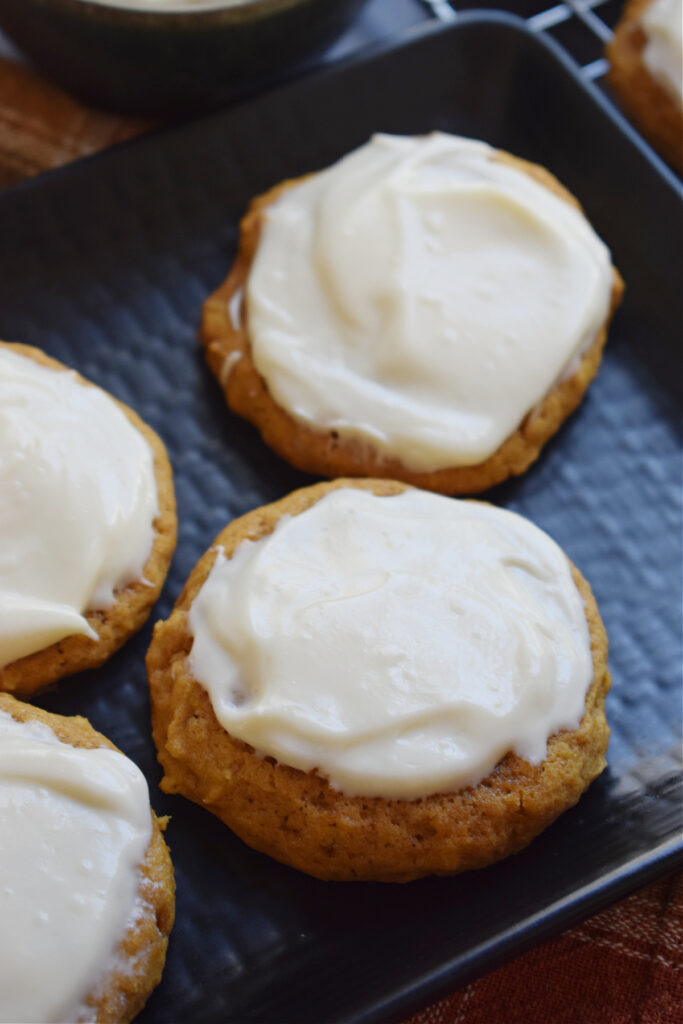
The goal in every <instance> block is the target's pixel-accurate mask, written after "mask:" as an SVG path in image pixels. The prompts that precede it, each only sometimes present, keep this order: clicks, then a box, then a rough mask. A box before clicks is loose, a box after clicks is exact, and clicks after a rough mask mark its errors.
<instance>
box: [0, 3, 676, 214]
mask: <svg viewBox="0 0 683 1024" xmlns="http://www.w3.org/2000/svg"><path fill="white" fill-rule="evenodd" d="M471 24H490V25H501V26H506V27H507V28H508V29H510V30H512V31H516V32H518V33H520V34H521V35H522V36H525V37H527V38H528V39H532V40H535V42H536V43H537V44H538V45H539V46H541V47H542V48H545V49H546V50H547V51H549V52H550V53H551V54H552V56H553V57H554V58H555V60H556V61H558V62H559V63H560V64H561V65H562V66H563V67H564V69H565V70H566V71H567V72H569V74H570V75H571V77H572V78H573V79H574V80H575V82H576V84H577V85H578V86H579V87H580V88H581V90H583V92H585V93H586V94H587V95H588V96H590V97H591V99H592V100H593V101H594V102H595V103H597V105H598V106H599V107H600V108H601V111H602V113H603V114H604V115H605V116H606V117H607V118H608V119H609V120H610V121H612V122H613V124H614V125H615V126H616V127H617V128H618V129H619V131H620V132H621V133H622V134H623V135H625V136H626V138H627V139H628V140H629V141H630V142H631V143H632V144H633V145H634V146H635V148H636V149H637V150H638V151H639V153H640V154H641V155H642V156H643V157H644V158H645V159H646V160H647V162H648V163H649V164H650V165H651V167H652V168H653V169H654V170H655V171H656V172H657V173H658V174H659V176H660V177H661V178H663V179H664V181H665V182H666V183H667V184H668V185H669V186H670V187H672V188H673V190H674V192H676V193H677V194H678V195H679V197H680V198H681V199H682V200H683V178H680V179H679V178H678V176H677V175H676V174H675V172H674V171H673V170H672V169H671V168H670V167H669V166H668V164H666V163H665V162H664V160H663V159H662V158H661V157H660V156H659V154H658V153H656V152H655V150H654V149H653V148H652V147H651V146H650V145H649V143H648V142H647V141H646V140H645V139H644V138H643V136H642V135H640V133H639V132H638V131H637V130H636V129H635V128H634V127H633V125H632V124H631V123H630V121H629V120H628V119H627V118H626V116H625V115H624V114H622V113H621V110H620V109H619V107H618V106H617V104H616V102H615V101H613V100H611V99H610V98H609V97H608V96H607V95H606V94H605V93H604V92H603V91H602V90H601V89H600V88H599V87H598V86H597V85H596V84H595V82H593V81H591V80H589V79H587V78H585V77H584V76H583V75H582V74H581V67H580V65H579V64H578V63H577V62H576V61H575V60H574V58H573V57H572V56H571V54H569V53H568V52H567V50H565V49H564V47H563V46H562V45H561V44H560V43H558V42H557V41H556V40H555V39H553V38H552V36H550V35H548V34H547V32H546V31H539V30H535V29H533V28H530V27H529V25H528V24H527V22H526V21H525V19H524V18H522V17H521V16H520V15H517V14H513V13H510V12H508V11H502V10H497V9H496V8H490V9H472V10H467V11H458V12H457V18H456V19H455V20H454V21H441V20H440V19H438V18H436V17H434V18H431V17H429V16H428V17H427V18H426V19H425V20H424V21H422V22H418V23H417V24H416V25H413V26H411V27H409V28H408V29H405V30H404V31H403V32H401V33H400V34H398V35H397V36H390V37H388V38H386V39H381V40H379V41H377V42H372V43H369V44H368V45H366V46H364V47H362V48H361V49H360V50H358V51H356V52H355V53H352V54H349V55H348V56H345V57H342V58H340V59H339V60H336V61H334V62H332V63H330V64H325V65H323V66H322V67H320V66H318V67H313V68H308V69H304V70H301V71H292V72H290V73H288V74H285V75H284V76H283V77H282V78H281V79H280V81H279V82H278V83H277V84H273V83H272V82H266V83H264V84H263V86H262V87H257V88H256V89H255V91H254V92H252V93H250V94H249V95H248V96H242V97H240V98H238V99H237V100H235V101H233V102H229V103H219V104H217V105H216V106H215V107H210V108H207V109H206V110H205V111H203V112H202V113H201V114H199V115H197V114H193V115H190V116H188V117H185V118H182V119H181V120H179V121H177V122H175V123H173V124H167V125H162V126H161V127H159V128H154V129H152V131H150V132H146V133H144V134H142V135H137V136H134V137H133V138H129V139H124V140H122V141H121V142H115V143H114V144H113V145H111V146H108V147H107V148H106V149H104V150H99V151H98V152H96V153H89V154H87V155H85V156H82V157H79V158H77V159H76V160H72V161H71V162H70V163H68V164H63V165H61V166H59V167H54V168H50V169H48V170H45V171H41V172H40V173H39V174H36V175H34V176H33V177H30V178H25V179H23V180H21V181H17V182H14V183H13V184H11V185H8V186H7V187H6V188H4V189H2V190H0V201H2V200H4V198H5V197H6V196H8V195H12V194H15V193H18V192H23V191H25V190H31V189H32V188H34V187H37V186H41V185H42V184H43V183H45V182H47V181H52V180H57V179H59V178H61V177H63V176H65V175H66V176H68V175H70V174H71V173H75V172H78V171H80V170H82V169H85V168H86V167H88V166H90V165H94V164H97V163H98V162H99V161H101V160H105V161H106V160H108V159H109V158H110V157H113V156H115V155H116V154H118V153H121V152H124V151H126V150H128V149H131V148H135V147H145V146H147V145H154V144H155V143H157V142H158V141H159V140H160V139H161V140H163V139H165V138H171V137H173V136H174V135H182V134H183V132H185V131H186V130H187V129H188V128H190V127H192V126H194V125H199V124H202V123H207V124H208V123H209V122H210V121H211V120H213V119H219V118H220V117H221V116H224V115H226V114H227V115H229V114H230V113H232V112H233V111H237V110H244V111H246V110H248V108H249V107H250V106H251V105H252V104H256V103H258V102H259V101H260V100H263V99H265V98H266V97H269V96H271V95H275V94H280V93H283V92H284V93H286V92H287V91H288V90H289V89H290V88H291V89H296V88H297V87H300V86H302V85H304V86H305V85H306V84H308V85H313V84H314V83H315V82H316V81H322V80H324V79H325V78H327V77H329V76H332V77H336V76H337V75H339V74H341V75H344V74H345V73H346V72H347V71H348V70H350V69H352V68H354V67H356V66H358V65H363V64H366V63H372V62H373V61H374V60H376V59H378V58H382V57H384V56H388V55H389V54H391V53H394V52H398V51H400V50H403V49H406V48H410V47H412V46H415V45H417V46H419V45H420V43H421V42H422V41H423V40H424V39H426V38H429V37H430V36H432V35H435V36H436V35H449V34H451V33H453V32H458V31H459V30H461V29H462V28H463V27H465V26H468V25H471Z"/></svg>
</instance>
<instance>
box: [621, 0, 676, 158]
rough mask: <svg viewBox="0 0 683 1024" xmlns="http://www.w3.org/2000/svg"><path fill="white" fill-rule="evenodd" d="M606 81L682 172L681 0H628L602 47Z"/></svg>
mask: <svg viewBox="0 0 683 1024" xmlns="http://www.w3.org/2000/svg"><path fill="white" fill-rule="evenodd" d="M606 53H607V58H608V60H609V62H610V70H609V72H608V74H607V79H608V81H609V83H610V85H611V86H612V87H613V89H614V91H615V92H616V94H617V96H618V97H619V100H620V102H621V103H622V105H623V106H624V108H625V109H626V111H627V113H628V114H630V115H631V116H632V117H633V118H634V120H635V121H636V122H637V126H638V127H639V128H640V129H641V131H642V132H643V133H644V134H645V135H646V136H647V137H648V139H649V140H650V142H651V143H652V145H653V146H654V147H655V149H657V150H658V151H659V152H660V153H661V154H662V156H663V157H664V158H665V159H666V160H668V161H669V163H671V164H672V165H673V166H674V167H675V168H676V169H677V170H678V171H679V173H680V172H682V171H683V7H682V6H681V0H629V2H628V3H627V4H626V7H625V8H624V12H623V14H622V16H621V20H620V21H619V24H618V25H617V27H616V29H615V33H614V38H613V39H612V41H611V42H610V43H609V44H608V46H607V51H606Z"/></svg>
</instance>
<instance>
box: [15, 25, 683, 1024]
mask: <svg viewBox="0 0 683 1024" xmlns="http://www.w3.org/2000/svg"><path fill="white" fill-rule="evenodd" d="M473 24H474V25H476V24H489V25H499V26H504V27H506V28H507V29H510V30H514V31H515V32H517V33H520V34H521V35H523V36H524V37H526V38H528V39H529V40H533V42H534V45H538V46H540V47H541V48H543V49H545V50H546V51H548V52H549V53H550V54H551V55H552V57H553V58H554V60H555V61H556V62H558V63H559V64H561V65H562V67H563V68H564V70H565V71H566V72H567V73H568V74H569V75H570V76H571V78H572V79H573V80H574V82H575V83H576V85H577V86H578V87H579V88H580V90H582V91H583V92H584V93H585V94H587V95H588V96H589V97H590V98H591V99H592V101H593V102H594V103H596V104H597V105H598V107H599V108H600V110H601V113H602V114H603V115H604V116H605V117H607V118H608V120H609V121H610V122H612V124H613V125H615V126H616V127H617V128H618V130H619V131H620V132H621V134H622V135H624V136H626V138H627V139H628V140H629V141H630V142H631V144H632V145H633V146H634V147H635V148H636V150H637V151H638V152H639V153H640V155H641V157H643V158H644V159H645V160H646V162H647V163H648V164H649V165H650V167H651V169H652V170H653V171H654V172H655V173H656V174H657V175H658V176H659V178H660V179H662V180H663V181H664V182H665V183H666V185H668V186H669V187H670V188H671V189H672V191H673V192H674V193H675V194H677V195H678V196H679V197H680V198H683V183H681V182H680V181H679V180H678V178H677V177H676V175H675V174H674V172H673V171H671V170H670V169H669V167H668V166H667V165H666V164H665V163H664V162H663V161H662V160H661V158H659V157H658V155H657V154H656V153H655V152H654V150H652V149H651V148H650V146H649V145H648V144H647V143H646V142H645V140H644V139H642V137H641V136H640V135H639V134H638V132H637V131H636V130H635V128H633V127H632V126H631V125H630V123H629V122H628V121H627V120H626V118H625V117H624V116H623V115H622V114H621V112H620V111H619V110H618V109H617V107H616V106H615V105H614V104H613V103H612V102H611V101H610V99H609V98H608V97H607V96H606V95H605V94H604V93H603V92H602V91H601V90H600V89H599V88H598V87H597V86H596V85H595V84H594V83H593V82H591V81H588V80H586V79H585V78H584V77H583V76H582V75H581V72H580V67H579V65H578V64H577V63H576V62H575V61H574V60H573V58H572V57H571V56H570V55H569V54H568V53H567V52H566V51H565V50H564V49H563V47H562V46H561V45H560V44H559V43H557V42H556V41H555V40H554V39H552V38H551V37H549V36H547V35H546V34H545V33H540V32H537V31H534V30H533V29H531V28H529V27H528V26H527V24H526V23H525V21H524V20H523V19H522V18H520V17H519V16H517V15H514V14H510V13H508V12H504V11H498V10H491V11H481V10H473V11H467V12H462V13H459V15H458V18H457V20H456V21H454V22H449V23H444V22H441V21H438V20H436V19H434V20H426V21H424V22H422V23H419V24H417V25H416V26H413V27H412V28H410V29H408V30H407V31H406V32H404V33H402V34H401V35H400V36H398V37H394V38H390V39H388V40H382V41H380V42H378V43H375V44H371V45H369V46H366V47H364V48H363V49H362V50H361V51H360V52H358V53H356V54H353V55H351V56H350V57H347V58H344V59H342V60H340V61H337V62H335V63H334V64H332V65H328V66H325V67H322V68H315V69H312V70H310V71H307V72H305V73H304V74H300V75H296V76H291V77H287V78H286V79H285V80H284V81H281V82H280V83H279V84H278V85H277V86H275V87H272V88H271V87H268V88H265V89H264V90H263V91H259V92H257V93H255V94H253V95H251V96H250V97H249V98H247V99H242V100H240V101H238V102H235V103H231V104H229V105H227V106H221V107H218V108H216V109H213V110H211V111H209V112H206V113H203V114H202V115H201V116H199V117H196V116H195V117H192V118H188V119H186V120H183V121H181V122H179V123H176V124H174V125H172V126H165V127H163V128H161V129H159V130H155V131H153V132H151V133H148V134H146V135H143V136H140V137H136V138H133V139H129V140H126V141H124V142H121V143H118V144H115V145H114V146H111V147H109V148H108V149H106V150H104V151H101V152H98V153H95V154H92V155H89V156H85V157H82V158H80V159H78V160H76V161H73V162H71V163H69V164H67V165H64V166H62V167H58V168H55V169H52V170H48V171H45V172H43V173H41V174H39V175H36V176H35V177H33V178H30V179H26V180H24V181H21V182H18V183H16V184H14V185H11V186H9V187H8V188H6V189H4V190H2V191H1V192H0V205H4V204H5V203H8V202H11V200H12V197H13V196H14V195H16V194H17V193H19V192H24V191H33V190H34V189H36V188H37V189H39V190H40V189H42V188H43V187H44V186H46V185H49V184H50V183H51V182H53V181H57V180H59V179H61V178H64V177H65V176H66V177H67V178H68V177H71V176H74V175H78V174H79V173H87V174H89V173H91V171H90V168H91V166H92V167H93V168H94V169H96V167H97V165H98V164H99V162H100V161H102V160H104V161H106V160H109V159H111V158H113V157H115V154H116V153H119V152H123V151H126V150H128V149H130V148H131V147H133V148H136V147H138V148H145V147H147V146H152V147H154V146H155V145H156V144H158V142H159V140H161V139H165V138H170V137H172V136H175V135H182V134H183V133H184V132H185V131H186V130H187V129H188V128H189V127H191V126H193V125H196V124H200V123H206V124H207V125H208V124H209V122H210V121H212V120H215V121H219V120H220V118H221V117H222V116H224V115H229V114H230V113H231V112H233V111H235V110H238V109H240V110H248V108H249V107H250V106H251V105H253V104H255V103H258V102H260V101H261V100H264V99H266V98H267V97H269V96H270V95H273V94H276V93H282V92H286V91H287V90H288V89H290V88H292V89H296V88H300V87H302V86H303V87H308V88H312V87H313V86H314V84H315V82H316V81H319V80H321V79H323V78H326V77H327V76H330V75H331V76H334V77H337V76H339V75H341V76H342V77H343V76H344V75H345V74H346V72H347V71H349V70H350V69H352V68H354V67H355V66H358V65H365V64H368V63H372V62H373V61H375V60H376V59H378V58H382V57H384V56H387V55H389V54H391V53H394V52H398V51H400V50H402V49H405V48H410V47H413V46H419V45H420V44H421V42H422V41H423V40H425V39H427V38H429V37H431V36H432V35H437V34H439V35H441V34H442V33H445V34H449V33H452V32H458V31H462V30H463V28H466V27H467V26H469V25H473ZM92 173H94V171H93V172H92ZM680 777H683V773H682V775H681V776H680ZM678 868H683V832H681V833H680V834H679V835H678V836H676V835H674V836H673V837H672V838H669V839H668V840H665V841H663V842H661V843H659V844H658V845H657V846H655V847H653V848H652V849H650V850H649V851H647V852H646V853H642V854H640V855H637V856H635V857H633V858H631V859H630V860H627V861H625V862H624V863H623V864H622V865H621V866H619V867H617V868H614V869H612V870H611V871H608V872H606V873H605V874H603V875H601V876H600V877H599V878H597V879H594V880H593V881H591V882H589V883H587V884H586V885H584V886H582V887H580V888H578V889H575V890H574V891H573V892H571V893H569V894H568V895H566V896H565V897H563V898H561V899H559V900H558V901H556V902H555V903H553V904H551V905H550V906H549V907H546V908H545V909H543V910H540V911H537V912H536V913H534V914H531V915H529V916H528V917H526V918H523V919H522V920H520V921H519V922H517V924H515V925H514V926H512V927H510V928H508V929H506V930H505V931H503V932H501V933H499V934H498V935H497V936H496V937H495V939H493V940H490V941H488V942H484V943H480V944H479V945H478V946H476V947H474V948H472V949H470V950H468V951H467V953H466V954H459V955H457V956H455V957H451V958H450V959H448V960H446V961H445V962H442V963H440V965H439V966H438V967H435V968H434V969H432V970H429V971H426V972H424V973H423V975H422V976H421V977H419V978H417V980H416V979H413V980H412V981H411V982H410V983H408V984H406V985H404V986H401V985H400V984H399V985H398V986H395V987H393V988H392V990H391V992H390V993H389V994H388V995H386V996H385V997H383V998H379V999H376V1000H374V1002H372V1003H371V1004H366V1005H365V1007H363V1008H362V1009H357V1010H356V1012H355V1013H354V1014H353V1016H348V1015H347V1016H340V1017H339V1018H338V1022H339V1024H343V1022H348V1024H379V1022H384V1021H386V1022H389V1021H394V1020H396V1021H399V1020H402V1019H405V1017H406V1016H408V1015H410V1014H412V1013H414V1012H416V1011H417V1010H419V1009H420V1008H423V1007H426V1006H428V1005H430V1004H431V1003H433V1002H435V1001H436V1000H438V999H440V998H443V997H444V996H445V995H448V994H449V993H454V992H455V991H457V989H458V988H460V987H462V986H463V985H465V984H468V983H469V982H470V981H472V980H473V979H474V978H476V977H481V976H483V975H485V974H488V973H490V972H491V971H493V970H495V969H496V968H497V967H498V966H500V965H501V964H502V963H505V962H507V961H509V960H511V959H514V958H515V957H516V956H519V955H522V954H523V953H525V952H527V951H528V950H529V949H531V948H533V947H534V946H536V945H538V944H540V943H543V942H546V941H548V940H549V939H551V938H552V937H553V936H556V935H558V934H560V933H561V932H563V931H564V930H566V929H567V928H570V927H572V926H573V925H575V924H577V923H578V922H580V921H581V920H584V919H586V918H587V917H589V916H591V915H593V914H595V913H597V912H599V911H600V910H602V909H604V908H605V907H607V906H609V905H610V904H611V903H613V902H615V901H616V900H619V899H622V898H624V897H625V896H627V895H629V894H630V893H632V892H634V891H636V890H637V889H638V888H640V887H641V886H643V885H646V884H648V883H650V882H652V881H654V880H655V879H657V878H659V877H661V876H663V875H665V874H667V873H670V872H673V871H675V870H677V869H678ZM482 958H485V963H483V964H482V962H481V961H482Z"/></svg>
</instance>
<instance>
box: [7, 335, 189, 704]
mask: <svg viewBox="0 0 683 1024" xmlns="http://www.w3.org/2000/svg"><path fill="white" fill-rule="evenodd" d="M0 401H1V404H2V409H1V411H0V479H1V480H2V488H0V609H1V612H0V690H5V691H9V692H12V693H16V694H20V695H30V694H32V693H35V692H36V691H37V690H39V689H40V688H42V687H44V686H47V685H48V684H49V683H52V682H54V681H55V680H57V679H60V678H61V677H62V676H65V675H69V674H71V673H73V672H78V671H81V670H82V669H86V668H94V667H96V666H98V665H101V664H102V662H104V661H106V659H107V658H109V657H110V655H111V654H113V653H114V651H116V650H117V649H118V648H119V647H120V646H121V645H122V644H123V643H124V642H125V641H126V640H127V639H128V637H129V636H131V635H132V634H133V633H134V632H135V631H136V630H138V629H139V628H140V626H141V625H142V624H143V623H144V622H145V620H146V619H147V617H148V615H149V613H150V611H151V609H152V605H153V604H154V603H155V601H156V599H157V597H158V596H159V593H160V591H161V588H162V586H163V583H164V580H165V578H166V574H167V572H168V568H169V565H170V562H171V558H172V555H173V551H174V548H175V541H176V530H177V520H176V512H175V495H174V490H173V479H172V472H171V466H170V463H169V460H168V456H167V454H166V449H165V447H164V445H163V442H162V441H161V439H160V438H159V437H158V435H157V434H156V433H155V432H154V431H153V430H152V429H151V428H150V427H149V426H147V424H146V423H144V422H143V421H142V420H141V419H140V417H139V416H138V415H137V414H136V413H135V412H133V410H132V409H129V408H127V407H126V406H125V405H123V403H121V402H118V401H117V400H116V399H115V398H113V397H112V396H110V395H108V394H107V393H106V392H104V391H102V390H101V389H99V388H96V387H95V386H94V385H92V384H90V383H89V382H88V381H86V380H84V379H83V378H82V377H80V376H79V375H78V374H76V373H74V372H73V371H70V370H68V369H67V368H66V367H65V366H63V365H62V364H61V363H58V362H57V361H56V360H54V359H51V358H50V357H49V356H47V355H45V354H44V353H43V352H41V351H40V350H38V349H35V348H30V347H29V346H26V345H18V344H7V343H4V342H0Z"/></svg>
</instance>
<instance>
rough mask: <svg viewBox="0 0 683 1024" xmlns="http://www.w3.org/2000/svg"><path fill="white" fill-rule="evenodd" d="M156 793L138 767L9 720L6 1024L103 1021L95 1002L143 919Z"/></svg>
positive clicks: (1, 900) (0, 981)
mask: <svg viewBox="0 0 683 1024" xmlns="http://www.w3.org/2000/svg"><path fill="white" fill-rule="evenodd" d="M151 828H152V826H151V815H150V808H149V794H148V790H147V783H146V782H145V779H144V776H143V775H142V773H141V772H140V771H139V769H138V768H137V767H136V766H135V765H134V764H133V762H132V761H129V759H128V758H127V757H124V756H123V755H122V754H120V753H117V752H116V751H113V750H108V749H92V750H90V749H88V750H86V749H78V748H75V747H72V746H70V745H69V744H66V743H62V742H60V740H59V739H58V738H57V736H56V735H55V734H54V733H53V732H52V730H51V729H49V728H48V727H47V726H45V725H43V724H42V723H37V722H17V721H15V719H13V718H12V717H11V715H9V714H7V713H5V712H0V936H1V945H2V956H1V957H0V1021H1V1022H4V1024H10V1022H17V1021H24V1022H28V1021H41V1022H43V1024H48V1022H50V1024H51V1022H73V1021H75V1020H86V1019H93V1017H92V1011H88V1010H87V1008H85V1007H84V1006H83V1000H84V999H85V997H86V996H87V995H88V994H89V993H90V992H91V991H92V990H93V989H94V988H95V986H96V985H97V983H98V981H99V979H100V978H101V976H102V975H103V974H104V973H105V972H106V971H107V969H108V963H110V962H111V959H112V957H113V955H114V953H115V950H116V946H117V945H118V943H119V942H120V941H121V940H122V939H123V936H124V934H125V932H126V929H127V928H128V927H129V926H130V925H131V924H132V923H134V921H135V919H136V914H137V913H139V909H140V908H139V907H138V905H137V902H136V901H137V897H136V893H137V890H138V886H139V880H140V871H139V868H140V865H141V863H142V861H143V859H144V856H145V851H146V849H147V846H148V845H149V842H150V838H151Z"/></svg>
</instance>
